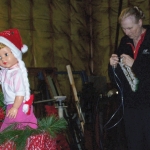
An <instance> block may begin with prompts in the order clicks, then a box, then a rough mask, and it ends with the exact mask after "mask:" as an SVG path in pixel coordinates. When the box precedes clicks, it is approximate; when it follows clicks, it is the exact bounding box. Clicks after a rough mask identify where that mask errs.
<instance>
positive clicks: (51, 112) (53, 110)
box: [45, 105, 58, 116]
mask: <svg viewBox="0 0 150 150" xmlns="http://www.w3.org/2000/svg"><path fill="white" fill-rule="evenodd" d="M45 109H46V113H47V116H51V115H56V116H58V110H57V109H56V108H55V106H49V105H45Z"/></svg>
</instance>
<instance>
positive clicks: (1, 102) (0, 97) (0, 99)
mask: <svg viewBox="0 0 150 150" xmlns="http://www.w3.org/2000/svg"><path fill="white" fill-rule="evenodd" d="M3 100H4V96H3V93H2V92H0V107H2V108H3V107H4V106H5V105H4V102H3Z"/></svg>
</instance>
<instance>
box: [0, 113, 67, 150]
mask: <svg viewBox="0 0 150 150" xmlns="http://www.w3.org/2000/svg"><path fill="white" fill-rule="evenodd" d="M17 125H18V124H17V123H14V124H12V125H10V126H9V127H8V128H6V129H5V130H3V131H2V132H0V145H1V144H3V143H4V142H6V141H8V140H11V141H14V142H15V144H16V147H17V150H20V149H24V148H25V145H26V141H27V138H28V137H30V136H31V135H37V134H41V133H48V134H49V135H50V136H51V137H55V136H56V135H57V134H58V133H59V132H62V131H63V130H65V129H66V128H67V122H66V120H65V119H64V118H62V119H59V118H58V117H56V116H50V117H46V118H43V119H41V120H39V121H38V128H37V129H32V128H30V127H28V126H27V127H25V129H24V130H20V129H17V128H16V127H17Z"/></svg>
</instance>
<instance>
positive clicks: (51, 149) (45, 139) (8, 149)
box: [0, 133, 57, 150]
mask: <svg viewBox="0 0 150 150" xmlns="http://www.w3.org/2000/svg"><path fill="white" fill-rule="evenodd" d="M36 149H37V150H57V149H56V139H54V138H51V137H50V136H49V135H48V134H46V133H44V134H39V135H34V136H30V137H29V138H28V139H27V144H26V148H25V150H36ZM0 150H16V146H15V144H14V143H13V142H11V141H8V142H6V143H4V144H3V145H1V146H0Z"/></svg>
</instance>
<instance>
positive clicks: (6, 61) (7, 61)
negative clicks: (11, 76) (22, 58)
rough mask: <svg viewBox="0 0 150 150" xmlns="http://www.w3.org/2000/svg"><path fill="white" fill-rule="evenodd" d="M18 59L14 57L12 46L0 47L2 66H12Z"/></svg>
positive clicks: (0, 64)
mask: <svg viewBox="0 0 150 150" xmlns="http://www.w3.org/2000/svg"><path fill="white" fill-rule="evenodd" d="M17 62H18V60H17V59H16V58H15V57H14V55H13V53H12V52H11V50H10V48H8V47H4V48H2V49H0V66H1V67H3V68H11V67H12V66H13V65H15V64H16V63H17Z"/></svg>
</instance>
